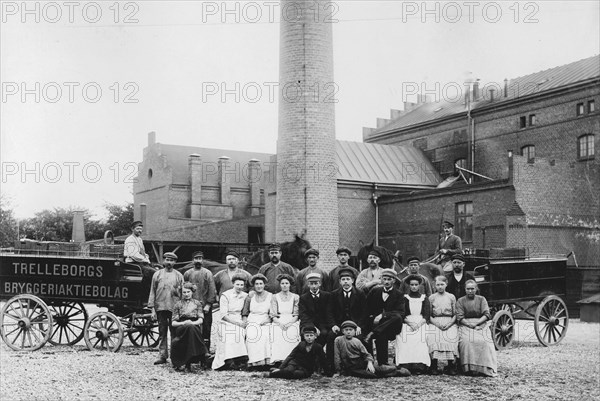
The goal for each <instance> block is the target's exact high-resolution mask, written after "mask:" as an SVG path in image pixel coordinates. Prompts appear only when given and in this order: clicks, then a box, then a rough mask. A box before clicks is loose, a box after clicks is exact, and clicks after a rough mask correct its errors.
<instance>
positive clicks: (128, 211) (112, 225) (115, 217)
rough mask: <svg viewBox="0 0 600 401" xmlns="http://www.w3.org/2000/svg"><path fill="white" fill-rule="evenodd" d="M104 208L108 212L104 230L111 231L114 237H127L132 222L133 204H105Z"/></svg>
mask: <svg viewBox="0 0 600 401" xmlns="http://www.w3.org/2000/svg"><path fill="white" fill-rule="evenodd" d="M104 208H105V209H106V211H107V212H108V219H107V220H106V224H105V228H106V230H110V231H112V233H113V234H114V235H115V237H117V236H119V235H127V234H129V233H130V232H131V223H132V222H133V203H128V204H127V205H125V206H120V205H116V204H113V203H105V204H104Z"/></svg>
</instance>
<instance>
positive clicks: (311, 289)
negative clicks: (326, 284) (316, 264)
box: [298, 273, 335, 364]
mask: <svg viewBox="0 0 600 401" xmlns="http://www.w3.org/2000/svg"><path fill="white" fill-rule="evenodd" d="M306 281H308V291H307V292H305V293H304V294H302V295H300V302H299V304H298V310H299V313H298V314H299V317H300V329H302V328H303V327H306V326H314V327H316V328H317V342H318V343H319V344H321V345H322V346H325V345H326V344H329V343H331V339H332V338H335V334H333V332H332V331H331V328H332V327H333V319H332V318H331V315H330V309H329V304H330V303H331V293H329V292H327V291H322V290H321V275H320V274H319V273H309V274H307V275H306ZM326 354H327V361H328V362H329V363H330V364H333V348H332V347H327V349H326Z"/></svg>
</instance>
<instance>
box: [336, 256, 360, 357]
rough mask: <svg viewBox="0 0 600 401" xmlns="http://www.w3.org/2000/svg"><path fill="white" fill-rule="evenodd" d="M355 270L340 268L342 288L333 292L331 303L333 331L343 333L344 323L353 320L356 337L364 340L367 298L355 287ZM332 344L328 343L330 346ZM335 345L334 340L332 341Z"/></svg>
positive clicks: (338, 334) (337, 333)
mask: <svg viewBox="0 0 600 401" xmlns="http://www.w3.org/2000/svg"><path fill="white" fill-rule="evenodd" d="M355 277H356V276H355V275H354V272H353V271H352V270H350V269H348V268H346V269H341V270H340V288H338V289H337V290H335V291H333V292H332V293H331V298H332V299H331V302H330V303H329V308H330V316H331V318H332V319H333V322H334V325H333V327H332V328H331V331H332V332H333V333H334V334H335V335H336V336H341V335H342V328H341V327H342V323H343V322H345V321H346V320H351V321H353V322H354V323H356V325H357V327H356V337H357V338H358V339H359V340H361V341H362V340H363V339H364V336H365V334H366V333H365V332H364V331H365V326H366V317H367V315H366V313H367V298H366V297H365V294H364V293H363V292H362V291H361V290H359V289H357V288H355V287H354V278H355ZM329 346H330V344H327V347H329ZM331 346H332V347H333V342H332V343H331Z"/></svg>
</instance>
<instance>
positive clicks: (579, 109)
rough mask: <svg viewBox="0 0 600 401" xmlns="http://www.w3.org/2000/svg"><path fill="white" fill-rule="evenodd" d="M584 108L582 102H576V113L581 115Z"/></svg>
mask: <svg viewBox="0 0 600 401" xmlns="http://www.w3.org/2000/svg"><path fill="white" fill-rule="evenodd" d="M583 113H584V110H583V103H577V115H578V116H581V115H583Z"/></svg>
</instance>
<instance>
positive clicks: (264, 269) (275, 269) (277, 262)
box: [258, 243, 298, 294]
mask: <svg viewBox="0 0 600 401" xmlns="http://www.w3.org/2000/svg"><path fill="white" fill-rule="evenodd" d="M269 257H270V258H271V261H270V262H269V263H266V264H264V265H262V266H261V267H260V269H258V272H259V273H260V274H263V275H264V276H265V277H266V278H267V280H269V281H268V282H267V284H266V285H265V290H266V291H269V292H270V293H271V294H277V293H278V292H279V282H278V281H277V276H279V275H280V274H289V275H290V276H292V277H296V276H297V275H298V269H296V268H295V267H292V266H291V265H289V264H287V263H285V262H282V261H281V245H279V244H277V243H275V244H271V245H269ZM290 291H292V292H296V288H291V289H290Z"/></svg>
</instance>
